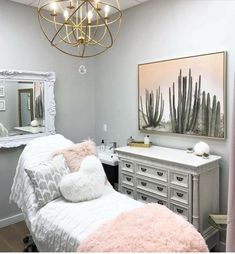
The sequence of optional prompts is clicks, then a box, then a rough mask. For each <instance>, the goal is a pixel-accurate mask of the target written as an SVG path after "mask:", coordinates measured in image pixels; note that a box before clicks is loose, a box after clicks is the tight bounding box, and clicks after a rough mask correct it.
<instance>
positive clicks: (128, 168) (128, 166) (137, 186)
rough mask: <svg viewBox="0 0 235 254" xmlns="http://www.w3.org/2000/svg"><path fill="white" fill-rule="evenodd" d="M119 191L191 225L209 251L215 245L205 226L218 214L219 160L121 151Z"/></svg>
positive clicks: (174, 152)
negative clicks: (210, 218)
mask: <svg viewBox="0 0 235 254" xmlns="http://www.w3.org/2000/svg"><path fill="white" fill-rule="evenodd" d="M116 151H117V153H118V157H119V159H120V162H119V191H120V192H122V193H124V194H126V195H128V196H129V197H131V198H134V199H136V200H139V201H142V202H146V203H148V202H155V203H158V204H161V205H165V206H167V207H168V208H169V209H171V210H172V211H174V212H175V213H177V214H179V215H182V216H183V217H185V219H187V220H188V221H189V222H191V223H192V224H193V225H194V226H195V227H196V229H198V231H199V232H200V233H201V234H202V235H203V237H204V238H205V239H206V241H207V244H208V246H209V248H210V249H211V248H212V247H214V246H216V244H217V243H218V242H219V234H218V231H217V230H216V229H214V228H213V227H211V226H210V225H209V224H208V221H207V220H208V215H209V214H210V213H219V160H220V157H219V156H214V155H210V157H209V159H203V158H201V157H198V156H196V155H194V154H189V153H187V152H186V151H183V150H179V149H171V148H164V147H159V146H152V147H151V148H135V147H121V148H118V149H116Z"/></svg>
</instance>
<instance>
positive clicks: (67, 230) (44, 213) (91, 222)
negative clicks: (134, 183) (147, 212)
mask: <svg viewBox="0 0 235 254" xmlns="http://www.w3.org/2000/svg"><path fill="white" fill-rule="evenodd" d="M140 205H141V203H139V202H137V201H135V200H132V199H130V198H128V197H126V196H124V195H122V194H120V193H118V192H116V191H115V190H114V189H113V188H112V187H111V186H107V187H106V188H105V193H104V194H103V196H102V197H100V198H98V199H95V200H92V201H87V202H81V203H70V202H66V201H65V200H64V199H63V198H59V199H57V200H55V201H52V202H51V203H49V204H47V205H46V206H45V207H43V208H42V209H41V210H40V211H39V212H38V214H37V216H36V218H35V221H34V223H35V225H37V227H35V231H34V239H35V240H36V245H37V247H38V249H39V250H40V251H47V252H48V251H49V252H53V251H60V252H64V251H66V252H68V251H73V252H74V251H76V250H77V248H78V246H79V243H80V242H81V241H82V240H83V239H84V238H85V237H86V236H88V235H89V234H90V233H91V232H93V231H94V230H95V229H97V228H98V227H99V226H100V225H102V224H103V223H104V222H106V221H107V220H110V219H113V218H115V217H116V216H117V215H118V214H120V213H121V212H123V211H128V210H131V209H133V208H136V207H139V206H140Z"/></svg>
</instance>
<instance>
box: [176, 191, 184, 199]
mask: <svg viewBox="0 0 235 254" xmlns="http://www.w3.org/2000/svg"><path fill="white" fill-rule="evenodd" d="M176 194H177V196H178V197H179V198H182V197H183V196H184V194H183V193H180V192H176Z"/></svg>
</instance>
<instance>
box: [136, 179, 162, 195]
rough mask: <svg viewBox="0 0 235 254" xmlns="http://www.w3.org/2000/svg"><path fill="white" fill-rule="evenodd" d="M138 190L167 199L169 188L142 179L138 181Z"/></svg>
mask: <svg viewBox="0 0 235 254" xmlns="http://www.w3.org/2000/svg"><path fill="white" fill-rule="evenodd" d="M136 187H137V189H141V190H145V191H148V192H151V193H153V194H157V195H160V196H162V197H165V198H167V186H165V185H163V184H159V183H152V182H149V181H146V180H143V179H140V178H137V179H136Z"/></svg>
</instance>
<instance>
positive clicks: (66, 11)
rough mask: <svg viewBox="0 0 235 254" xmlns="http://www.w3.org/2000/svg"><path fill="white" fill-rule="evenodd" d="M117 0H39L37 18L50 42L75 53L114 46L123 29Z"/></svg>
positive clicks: (95, 52) (87, 53) (86, 53)
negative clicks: (121, 28)
mask: <svg viewBox="0 0 235 254" xmlns="http://www.w3.org/2000/svg"><path fill="white" fill-rule="evenodd" d="M121 17H122V12H121V10H120V4H119V1H118V0H104V1H102V0H40V1H39V4H38V18H39V22H40V26H41V29H42V31H43V33H44V35H45V36H46V38H47V39H48V40H49V42H50V43H51V45H52V46H53V47H55V48H57V49H58V50H60V51H61V52H63V53H65V54H67V55H70V56H75V57H82V58H86V57H92V56H96V55H99V54H101V53H103V52H104V51H106V50H107V49H109V48H111V47H112V45H113V43H114V41H115V39H116V37H117V35H118V32H119V30H120V24H121Z"/></svg>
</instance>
